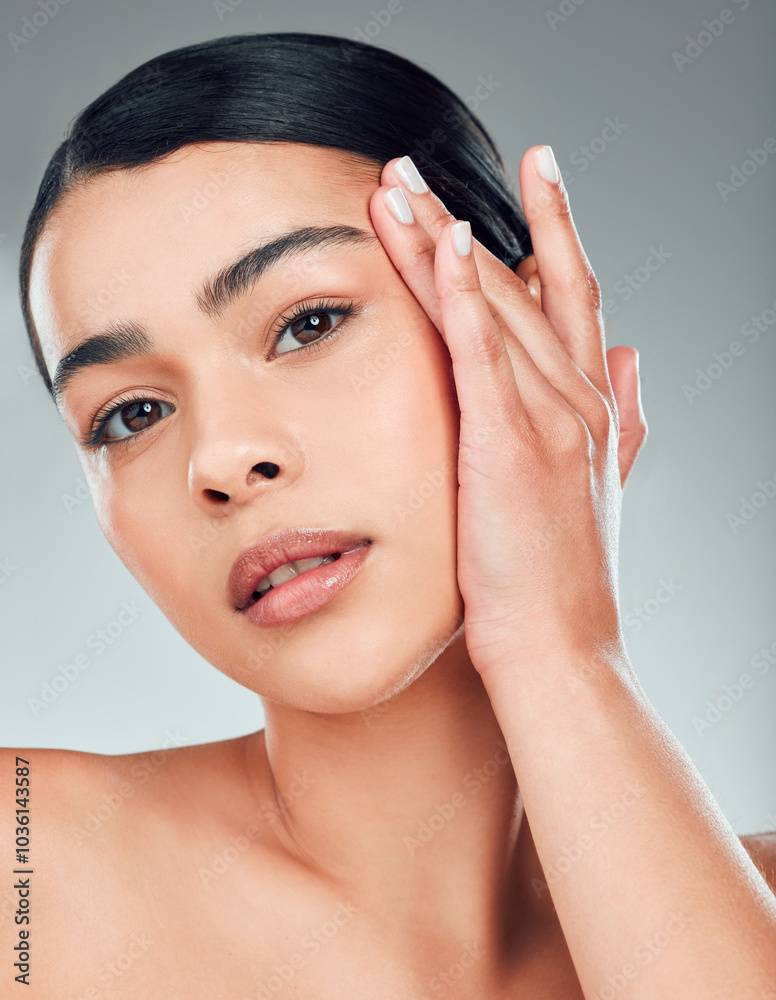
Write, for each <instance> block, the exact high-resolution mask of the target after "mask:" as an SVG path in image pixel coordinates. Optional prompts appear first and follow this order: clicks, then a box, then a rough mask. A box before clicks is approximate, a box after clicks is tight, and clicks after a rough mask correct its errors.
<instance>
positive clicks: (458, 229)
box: [450, 222, 472, 257]
mask: <svg viewBox="0 0 776 1000" xmlns="http://www.w3.org/2000/svg"><path fill="white" fill-rule="evenodd" d="M450 232H451V234H452V237H453V248H454V250H455V252H456V253H457V254H458V256H459V257H465V256H466V255H467V254H468V253H469V251H470V250H471V248H472V227H471V223H470V222H456V224H455V225H454V226H453V227H452V229H451V230H450Z"/></svg>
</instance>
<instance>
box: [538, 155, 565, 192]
mask: <svg viewBox="0 0 776 1000" xmlns="http://www.w3.org/2000/svg"><path fill="white" fill-rule="evenodd" d="M536 169H537V170H538V171H539V173H540V174H541V175H542V177H543V178H544V179H545V180H546V181H549V182H550V184H557V183H558V179H559V176H560V175H559V173H558V164H557V163H556V162H555V154H554V153H553V151H552V146H540V147H539V148H538V149H537V150H536Z"/></svg>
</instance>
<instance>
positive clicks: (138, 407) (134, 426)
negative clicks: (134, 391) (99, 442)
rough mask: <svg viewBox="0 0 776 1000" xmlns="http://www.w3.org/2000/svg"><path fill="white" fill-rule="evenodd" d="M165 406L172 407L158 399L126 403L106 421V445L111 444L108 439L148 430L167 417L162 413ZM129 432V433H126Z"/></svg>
mask: <svg viewBox="0 0 776 1000" xmlns="http://www.w3.org/2000/svg"><path fill="white" fill-rule="evenodd" d="M163 406H170V404H169V403H162V402H160V401H159V400H158V399H133V400H131V401H130V402H128V403H124V404H123V405H122V406H119V407H117V408H116V409H114V410H113V412H112V414H111V415H110V416H109V417H108V419H107V420H106V422H105V424H104V427H105V437H104V438H103V440H104V441H105V443H110V440H106V438H107V439H113V440H115V439H117V438H124V437H129V436H132V435H133V434H137V433H138V432H140V431H144V430H147V429H148V428H149V427H150V426H152V425H153V424H155V423H156V422H157V420H159V419H161V417H163V416H166V415H167V414H165V413H164V412H163V411H162V407H163ZM122 425H123V426H122ZM127 431H128V432H129V433H126V432H127Z"/></svg>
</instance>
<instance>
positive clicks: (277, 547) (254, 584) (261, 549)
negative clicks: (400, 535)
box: [227, 528, 372, 611]
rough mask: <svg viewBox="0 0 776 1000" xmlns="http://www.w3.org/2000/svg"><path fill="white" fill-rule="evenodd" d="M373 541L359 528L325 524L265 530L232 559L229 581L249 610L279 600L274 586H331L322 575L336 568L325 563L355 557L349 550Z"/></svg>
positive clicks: (239, 606)
mask: <svg viewBox="0 0 776 1000" xmlns="http://www.w3.org/2000/svg"><path fill="white" fill-rule="evenodd" d="M371 544H372V539H371V538H367V537H365V536H364V535H361V534H359V533H356V532H352V531H340V530H336V529H325V528H285V529H282V530H280V531H277V532H275V533H273V534H271V535H266V536H265V537H264V538H260V539H259V540H258V541H256V542H253V543H252V544H251V545H248V546H247V547H246V548H245V549H243V551H242V552H241V553H240V554H239V555H238V557H237V558H236V559H235V561H234V563H233V565H232V569H231V571H230V573H229V579H228V581H227V590H228V594H229V597H230V598H231V602H232V606H233V607H234V609H235V610H236V611H247V610H248V609H249V608H252V607H253V606H254V605H257V604H263V603H266V602H267V601H268V600H269V603H270V604H275V603H277V600H278V597H279V593H278V594H276V593H275V592H280V591H283V592H285V591H287V590H288V591H289V592H290V591H294V592H296V591H297V590H298V591H299V592H300V593H301V592H309V591H310V589H311V584H312V582H313V581H314V580H316V581H318V584H319V586H327V584H325V583H324V582H323V581H325V580H331V579H332V578H333V577H332V574H333V573H334V571H333V570H332V569H330V568H328V569H327V567H328V566H329V564H330V563H340V564H341V566H343V567H344V566H345V564H350V563H351V562H353V556H352V555H351V553H354V552H355V551H356V550H360V549H362V548H366V549H368V548H369V547H370V546H371ZM362 555H366V553H362ZM338 570H339V567H338ZM335 575H336V574H335ZM340 575H341V574H340ZM346 575H347V574H346ZM294 581H298V582H296V583H295V582H294ZM328 586H331V584H329V585H328ZM335 589H336V588H335ZM268 595H272V597H271V600H270V599H269V598H268ZM287 596H288V595H287Z"/></svg>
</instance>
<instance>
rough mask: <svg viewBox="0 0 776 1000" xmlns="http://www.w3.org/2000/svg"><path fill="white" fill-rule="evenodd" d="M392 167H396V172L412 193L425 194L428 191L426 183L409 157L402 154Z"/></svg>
mask: <svg viewBox="0 0 776 1000" xmlns="http://www.w3.org/2000/svg"><path fill="white" fill-rule="evenodd" d="M394 167H395V168H396V173H397V174H398V175H399V177H401V179H402V180H403V181H404V183H405V184H406V185H407V187H408V188H409V189H410V191H412V193H413V194H425V193H426V191H428V184H426V182H425V181H424V180H423V178H422V177H421V175H420V171H419V170H418V168H417V167H416V166H415V164H414V163H413V161H412V158H411V157H409V156H402V158H401V159H400V160H397V161H396V163H395V164H394Z"/></svg>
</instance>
